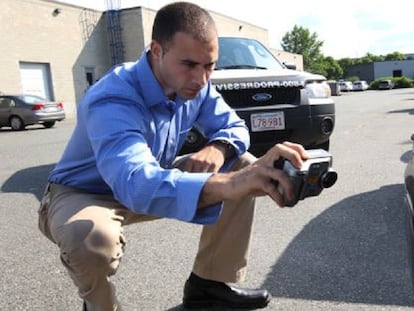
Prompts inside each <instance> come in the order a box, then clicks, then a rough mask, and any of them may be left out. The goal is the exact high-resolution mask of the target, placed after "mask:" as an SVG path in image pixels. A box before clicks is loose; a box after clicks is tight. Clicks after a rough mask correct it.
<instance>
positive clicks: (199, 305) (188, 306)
mask: <svg viewBox="0 0 414 311" xmlns="http://www.w3.org/2000/svg"><path fill="white" fill-rule="evenodd" d="M269 302H270V298H269V299H268V300H266V301H264V302H263V303H261V304H257V303H255V304H253V303H251V304H231V303H228V302H221V301H216V300H215V301H211V300H204V301H202V300H201V301H200V300H197V301H186V302H183V307H184V309H185V310H192V309H193V310H194V309H208V308H212V307H217V308H230V309H233V310H234V309H239V310H254V309H262V308H265V307H266V306H267V305H268V304H269ZM221 310H222V309H221Z"/></svg>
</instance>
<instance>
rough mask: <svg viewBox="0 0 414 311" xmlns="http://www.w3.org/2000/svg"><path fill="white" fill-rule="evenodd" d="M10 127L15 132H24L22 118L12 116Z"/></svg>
mask: <svg viewBox="0 0 414 311" xmlns="http://www.w3.org/2000/svg"><path fill="white" fill-rule="evenodd" d="M9 122H10V127H11V128H12V130H13V131H21V130H24V123H23V120H22V119H21V118H19V117H18V116H12V117H10V121H9Z"/></svg>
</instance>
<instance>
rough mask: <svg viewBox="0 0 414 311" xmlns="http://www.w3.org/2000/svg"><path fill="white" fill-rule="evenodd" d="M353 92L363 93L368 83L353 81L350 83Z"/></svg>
mask: <svg viewBox="0 0 414 311" xmlns="http://www.w3.org/2000/svg"><path fill="white" fill-rule="evenodd" d="M352 90H353V91H365V90H368V83H367V81H365V80H360V81H354V82H353V83H352Z"/></svg>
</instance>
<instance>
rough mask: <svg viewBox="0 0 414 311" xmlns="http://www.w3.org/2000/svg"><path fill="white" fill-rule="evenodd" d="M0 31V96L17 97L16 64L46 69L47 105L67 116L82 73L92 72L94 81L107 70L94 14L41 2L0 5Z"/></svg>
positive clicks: (82, 83) (8, 0) (15, 0)
mask: <svg viewBox="0 0 414 311" xmlns="http://www.w3.org/2000/svg"><path fill="white" fill-rule="evenodd" d="M57 8H58V9H60V11H59V13H58V14H54V13H53V12H54V10H55V9H57ZM0 29H1V36H0V55H2V61H1V62H0V91H2V92H7V93H20V92H22V84H21V79H20V72H19V62H28V63H43V64H48V65H49V67H50V71H51V72H50V74H51V88H52V92H51V93H52V94H53V98H52V99H55V100H59V101H63V102H64V104H65V108H66V111H67V113H68V114H72V113H73V110H74V107H75V103H76V102H78V101H79V100H80V98H81V96H82V95H83V91H84V90H85V89H86V88H87V81H86V78H85V67H88V68H95V73H96V75H99V74H102V73H103V72H104V71H105V70H106V69H107V68H108V61H107V59H108V49H107V41H106V32H105V29H104V23H103V22H102V19H101V13H100V12H96V11H91V10H84V9H82V8H79V7H76V6H70V5H61V4H60V3H59V4H57V3H55V2H54V1H47V0H37V1H36V0H2V10H1V11H0ZM96 51H99V53H96Z"/></svg>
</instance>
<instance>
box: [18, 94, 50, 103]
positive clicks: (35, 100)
mask: <svg viewBox="0 0 414 311" xmlns="http://www.w3.org/2000/svg"><path fill="white" fill-rule="evenodd" d="M19 98H20V99H21V100H22V101H24V102H25V103H26V104H36V103H39V102H46V99H44V98H43V97H40V96H36V95H21V96H19Z"/></svg>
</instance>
